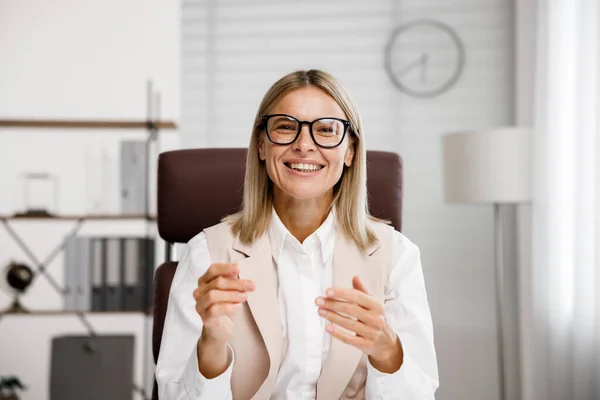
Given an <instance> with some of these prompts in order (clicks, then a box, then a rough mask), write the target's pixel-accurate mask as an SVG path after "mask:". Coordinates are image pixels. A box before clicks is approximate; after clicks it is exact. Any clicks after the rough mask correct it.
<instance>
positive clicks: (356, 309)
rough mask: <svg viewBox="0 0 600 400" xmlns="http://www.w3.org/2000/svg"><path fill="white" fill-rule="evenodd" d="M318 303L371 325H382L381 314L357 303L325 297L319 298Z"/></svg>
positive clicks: (323, 307)
mask: <svg viewBox="0 0 600 400" xmlns="http://www.w3.org/2000/svg"><path fill="white" fill-rule="evenodd" d="M320 300H322V301H320ZM316 303H317V305H318V306H320V307H321V308H322V309H324V310H327V311H333V312H336V313H338V314H343V315H346V316H349V317H353V318H356V319H358V320H359V321H362V322H364V323H365V324H367V325H369V326H372V327H378V326H379V325H380V321H379V320H381V317H380V314H378V313H376V312H375V311H373V310H367V309H365V308H363V307H361V306H359V305H358V304H356V303H350V302H347V301H340V300H337V299H332V298H323V297H319V298H317V301H316Z"/></svg>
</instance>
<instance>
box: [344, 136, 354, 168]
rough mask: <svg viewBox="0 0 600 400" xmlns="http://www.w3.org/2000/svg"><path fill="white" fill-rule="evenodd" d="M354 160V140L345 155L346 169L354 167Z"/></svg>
mask: <svg viewBox="0 0 600 400" xmlns="http://www.w3.org/2000/svg"><path fill="white" fill-rule="evenodd" d="M352 160H354V140H353V141H352V142H350V145H349V146H348V149H347V150H346V154H345V155H344V164H346V167H349V166H351V165H352Z"/></svg>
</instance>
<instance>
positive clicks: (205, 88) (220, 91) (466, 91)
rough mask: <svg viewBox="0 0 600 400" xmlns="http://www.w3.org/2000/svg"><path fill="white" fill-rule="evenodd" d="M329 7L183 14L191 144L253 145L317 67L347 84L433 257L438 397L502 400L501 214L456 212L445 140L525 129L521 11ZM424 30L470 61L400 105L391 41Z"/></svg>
mask: <svg viewBox="0 0 600 400" xmlns="http://www.w3.org/2000/svg"><path fill="white" fill-rule="evenodd" d="M316 4H317V3H315V2H281V1H274V0H254V1H239V0H219V1H214V0H184V1H183V10H182V18H183V28H182V29H183V42H182V54H183V68H182V70H183V75H182V79H183V93H182V94H183V100H182V132H183V139H182V140H183V143H184V145H185V146H186V147H193V146H206V147H228V146H232V147H243V146H247V144H248V138H249V133H250V128H251V125H252V121H253V118H254V113H255V112H256V109H257V107H258V103H259V102H260V99H261V97H262V95H263V94H264V92H265V91H266V90H267V89H268V87H269V86H270V85H271V84H272V83H273V82H274V81H275V80H276V79H278V78H279V77H281V76H283V75H284V74H286V73H288V72H291V71H292V70H296V69H303V68H313V67H314V68H321V69H324V70H327V71H329V72H331V73H332V74H334V75H335V76H337V77H338V78H340V79H341V80H342V82H343V83H344V84H345V85H346V86H347V88H348V89H349V90H350V92H351V93H352V94H353V96H354V97H355V99H356V100H357V103H358V105H359V107H360V110H361V114H362V117H363V119H364V123H365V128H366V129H365V130H366V132H367V133H366V134H367V141H368V147H369V148H370V149H380V150H391V151H396V152H398V153H400V154H401V155H402V157H403V158H404V162H405V188H406V191H405V209H404V212H405V214H404V216H405V218H404V233H405V234H406V235H407V236H408V237H410V238H411V239H412V240H413V241H415V242H416V243H417V244H418V245H419V246H420V247H421V250H422V257H423V268H424V272H425V278H426V284H427V288H428V293H429V299H430V305H431V310H432V313H433V318H434V325H435V334H436V347H437V352H438V361H439V367H440V380H441V387H440V389H439V391H438V396H437V398H438V399H441V400H444V399H465V400H471V399H472V400H480V399H486V400H494V399H496V398H497V384H498V382H497V376H498V375H497V369H496V368H497V367H496V362H497V358H496V336H495V332H496V331H495V309H494V273H493V260H494V258H493V251H492V248H493V247H492V246H493V241H492V234H493V229H492V209H491V207H483V206H482V207H472V206H447V205H445V204H444V201H443V198H442V181H441V160H440V136H441V135H442V134H443V133H444V132H450V131H455V130H461V129H478V128H488V127H494V126H498V125H504V124H510V123H512V122H513V104H512V101H513V86H514V77H513V40H512V36H513V31H512V30H513V13H512V2H511V1H509V0H461V1H446V0H422V1H421V0H419V1H395V0H386V1H377V2H365V1H350V2H349V1H340V0H328V1H320V2H318V6H316ZM315 7H318V12H315ZM418 18H436V19H439V20H440V21H443V22H445V23H447V24H449V25H450V26H452V27H453V28H455V29H456V31H457V32H458V34H459V35H460V37H461V38H462V40H463V42H464V44H465V47H466V50H467V52H466V67H465V71H464V74H463V75H462V77H461V78H460V81H459V82H458V84H457V85H456V86H455V87H454V88H453V89H451V90H450V91H449V92H447V93H445V94H443V95H441V96H440V97H437V98H432V99H417V98H412V97H408V96H406V95H404V94H402V93H399V92H398V91H397V90H396V89H395V88H394V87H393V86H392V84H391V82H390V80H389V79H388V77H387V76H386V74H385V72H384V69H383V50H384V47H385V44H386V41H387V39H388V35H389V34H390V32H391V30H392V29H393V28H394V27H396V26H397V25H398V24H399V23H401V22H403V21H411V20H414V19H418ZM424 40H426V38H424ZM418 46H419V44H416V49H417V51H418V49H419V47H418Z"/></svg>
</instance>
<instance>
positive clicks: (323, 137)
mask: <svg viewBox="0 0 600 400" xmlns="http://www.w3.org/2000/svg"><path fill="white" fill-rule="evenodd" d="M313 135H314V136H315V141H316V142H317V143H318V144H319V145H321V146H337V145H338V144H339V143H340V141H341V140H342V138H343V137H344V123H343V122H342V121H338V120H337V119H328V118H323V119H319V120H317V121H315V123H314V124H313Z"/></svg>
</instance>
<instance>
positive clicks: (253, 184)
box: [223, 70, 387, 250]
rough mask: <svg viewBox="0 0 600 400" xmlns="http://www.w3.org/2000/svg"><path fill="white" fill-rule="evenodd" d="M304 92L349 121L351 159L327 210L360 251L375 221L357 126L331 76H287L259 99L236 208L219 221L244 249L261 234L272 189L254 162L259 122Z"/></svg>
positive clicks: (354, 111)
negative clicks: (324, 97)
mask: <svg viewBox="0 0 600 400" xmlns="http://www.w3.org/2000/svg"><path fill="white" fill-rule="evenodd" d="M307 86H314V87H317V88H319V89H321V90H323V91H324V92H326V93H327V94H329V95H330V96H331V97H333V99H334V100H335V101H336V102H337V103H338V104H339V105H340V107H341V108H342V110H343V111H344V113H345V114H346V117H347V118H348V120H349V121H350V128H349V132H348V134H349V136H350V139H351V143H350V145H351V146H354V159H353V162H352V164H351V165H350V167H344V171H343V173H342V176H341V178H340V180H339V181H338V183H336V184H335V186H334V197H333V201H332V203H331V205H330V209H331V208H332V207H333V206H335V207H336V216H337V223H338V224H339V226H340V227H341V229H342V232H344V234H345V235H346V236H347V237H348V238H350V239H352V240H353V241H354V242H355V243H356V245H357V246H358V247H359V248H360V249H363V250H364V249H365V248H366V247H367V246H368V245H370V244H372V243H373V242H374V241H375V240H377V237H376V236H375V233H374V232H373V230H372V229H370V228H369V226H368V221H369V220H377V221H380V220H378V219H377V218H374V217H372V216H371V215H370V214H369V208H368V203H367V168H366V161H367V160H366V156H367V152H366V146H365V141H364V137H363V128H362V122H361V119H360V114H359V112H358V107H357V106H356V103H355V102H354V100H353V99H352V97H351V96H350V94H349V93H348V92H347V91H346V89H345V88H344V87H343V86H342V85H341V84H340V83H339V82H338V81H337V80H336V79H335V78H334V77H333V76H331V75H329V74H327V73H326V72H323V71H319V70H309V71H296V72H292V73H290V74H288V75H286V76H284V77H283V78H281V79H279V80H278V81H277V82H275V84H273V86H271V88H270V89H269V90H268V91H267V93H266V94H265V96H264V97H263V99H262V101H261V103H260V106H259V108H258V111H257V113H256V118H255V119H254V126H253V128H252V137H251V138H250V145H249V146H248V154H247V156H246V178H245V181H244V197H243V203H242V208H241V210H240V211H239V212H238V213H236V214H233V215H230V216H228V217H226V218H224V219H223V220H224V221H229V222H230V223H231V229H232V232H233V234H234V235H239V238H240V240H241V241H242V242H244V243H252V242H253V241H254V239H256V238H257V237H260V236H262V235H263V234H264V233H265V232H266V230H267V228H268V226H269V223H270V221H271V216H272V212H273V211H272V207H273V187H272V186H273V184H272V182H271V180H270V178H269V176H268V174H267V168H266V165H265V162H264V161H261V160H260V158H259V154H258V146H259V142H260V138H261V135H263V134H264V127H263V126H262V117H263V115H265V114H267V113H268V112H269V110H271V109H272V108H273V106H274V105H275V104H277V102H278V101H279V100H280V99H281V98H282V97H283V96H285V95H286V94H287V93H288V92H290V91H292V90H294V89H299V88H303V87H307ZM383 222H387V221H383Z"/></svg>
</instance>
